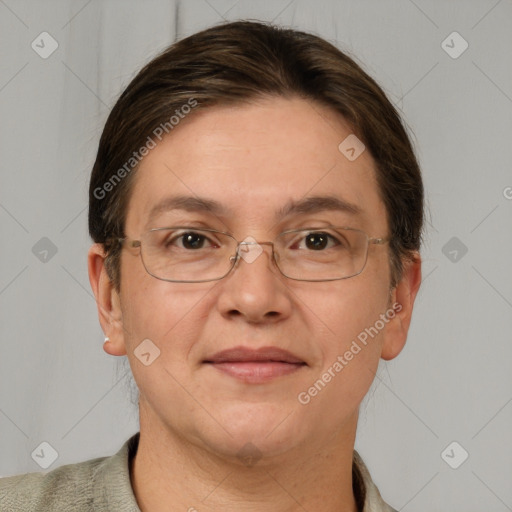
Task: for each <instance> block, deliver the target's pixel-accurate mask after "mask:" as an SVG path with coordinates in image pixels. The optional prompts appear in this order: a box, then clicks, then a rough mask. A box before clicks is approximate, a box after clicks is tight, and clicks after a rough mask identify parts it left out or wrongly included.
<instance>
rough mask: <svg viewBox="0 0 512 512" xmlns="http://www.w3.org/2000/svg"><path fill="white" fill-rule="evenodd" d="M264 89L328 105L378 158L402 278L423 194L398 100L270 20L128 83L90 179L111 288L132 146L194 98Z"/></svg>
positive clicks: (246, 25)
mask: <svg viewBox="0 0 512 512" xmlns="http://www.w3.org/2000/svg"><path fill="white" fill-rule="evenodd" d="M269 96H277V97H284V98H290V97H301V98H305V99H308V100H313V101H315V102H317V103H318V104H321V105H324V106H327V107H330V108H331V109H332V110H334V111H336V112H338V113H339V114H341V115H342V116H343V117H344V119H345V120H346V121H348V122H349V124H350V126H351V129H352V130H353V132H354V133H355V134H356V136H357V137H358V138H359V139H361V140H362V141H363V143H364V144H365V146H366V148H367V149H368V150H369V151H370V153H371V155H372V157H373V158H374V160H375V162H376V178H377V183H378V187H379V193H380V197H381V199H382V201H383V203H384V205H385V207H386V211H387V217H388V218H387V221H388V226H389V231H390V236H391V237H392V239H391V242H390V245H389V251H390V276H391V287H392V288H393V287H394V286H395V285H396V284H397V283H398V282H399V281H400V279H401V277H402V273H403V266H404V262H405V261H406V260H407V259H409V260H411V259H413V257H414V252H415V251H417V250H419V248H420V244H421V238H422V229H423V221H424V210H423V208H424V206H423V202H424V198H423V195H424V192H423V182H422V178H421V172H420V168H419V165H418V162H417V159H416V156H415V154H414V151H413V148H412V144H411V141H410V140H409V137H408V135H407V133H406V130H405V128H404V126H403V124H402V121H401V119H400V116H399V114H398V112H397V111H396V109H395V107H394V106H393V105H392V104H391V102H390V101H389V100H388V98H387V97H386V95H385V93H384V92H383V90H382V89H381V88H380V87H379V86H378V85H377V83H376V82H375V81H374V80H373V79H372V78H371V77H370V76H368V74H366V73H365V72H364V71H363V70H362V69H361V67H360V66H359V65H358V64H356V62H355V61H354V60H353V59H352V58H350V57H349V56H348V55H346V54H345V53H343V52H341V51H340V50H339V49H337V48H336V47H335V46H334V45H332V44H331V43H329V42H327V41H326V40H324V39H322V38H320V37H318V36H315V35H313V34H308V33H305V32H301V31H297V30H293V29H288V28H282V27H278V26H274V25H272V24H269V23H260V22H253V21H237V22H231V23H222V24H220V25H216V26H213V27H211V28H208V29H206V30H203V31H201V32H198V33H196V34H193V35H191V36H189V37H187V38H185V39H182V40H180V41H178V42H176V43H175V44H173V45H171V46H170V47H169V48H167V49H166V50H165V51H164V52H162V53H161V54H160V55H158V56H157V57H156V58H155V59H153V60H152V61H151V62H150V63H149V64H147V65H146V66H145V67H144V68H143V69H142V70H141V71H140V72H139V73H138V74H137V76H136V77H135V78H134V79H133V80H132V81H131V82H130V84H129V85H128V87H127V88H126V89H125V90H124V92H123V93H122V94H121V96H120V97H119V99H118V101H117V102H116V104H115V105H114V107H113V109H112V111H111V113H110V115H109V117H108V119H107V122H106V124H105V127H104V130H103V133H102V135H101V139H100V143H99V148H98V153H97V156H96V161H95V163H94V167H93V170H92V175H91V181H90V188H89V233H90V235H91V237H92V239H93V240H94V242H100V243H103V244H104V246H105V250H106V252H107V257H106V262H105V264H106V268H107V272H108V275H109V277H110V279H111V280H112V282H113V285H114V287H115V289H116V290H117V291H119V290H120V285H121V275H120V253H121V246H120V244H118V243H114V242H112V240H114V239H116V238H118V237H123V236H124V224H125V219H126V208H127V205H128V201H129V198H130V194H131V191H132V188H133V186H132V182H133V177H134V175H135V171H136V168H137V165H133V170H131V168H130V167H128V168H127V167H126V163H127V162H128V161H130V159H132V158H133V155H134V152H136V151H137V150H138V149H139V148H141V147H142V146H143V145H144V144H145V143H146V141H147V140H148V138H149V137H150V136H151V134H152V133H154V131H155V128H156V127H158V126H162V125H164V124H165V123H167V126H169V119H170V116H172V114H173V113H174V112H176V111H177V110H179V109H180V108H181V107H182V106H183V105H185V104H187V103H190V100H191V99H193V100H194V101H196V102H197V106H195V109H196V110H197V109H202V108H208V107H211V106H215V105H233V104H235V105H236V104H241V103H246V102H251V101H252V100H256V99H258V98H264V97H269ZM190 115H194V114H193V113H191V114H190ZM340 142H341V141H340ZM132 163H133V162H132ZM122 169H124V172H121V171H122ZM113 178H115V180H113ZM107 184H110V185H109V186H107ZM107 191H108V193H107Z"/></svg>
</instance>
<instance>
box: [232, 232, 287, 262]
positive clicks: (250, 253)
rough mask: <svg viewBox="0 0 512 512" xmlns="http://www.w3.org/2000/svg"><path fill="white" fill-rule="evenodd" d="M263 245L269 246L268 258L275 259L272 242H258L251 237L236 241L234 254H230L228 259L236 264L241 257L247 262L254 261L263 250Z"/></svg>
mask: <svg viewBox="0 0 512 512" xmlns="http://www.w3.org/2000/svg"><path fill="white" fill-rule="evenodd" d="M265 245H268V246H270V249H271V250H270V258H271V259H275V258H276V257H277V255H276V253H275V250H274V249H275V248H274V242H259V241H257V240H255V239H254V238H252V237H247V238H246V239H245V240H242V241H241V242H238V245H237V247H236V255H234V256H231V257H230V260H231V261H232V262H235V260H236V263H237V264H238V262H239V261H240V260H241V259H243V260H245V261H246V262H247V263H252V262H253V261H255V260H256V259H257V258H258V257H259V256H260V255H261V253H262V252H264V247H263V246H265Z"/></svg>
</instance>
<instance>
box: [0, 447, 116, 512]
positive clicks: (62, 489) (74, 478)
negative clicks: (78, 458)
mask: <svg viewBox="0 0 512 512" xmlns="http://www.w3.org/2000/svg"><path fill="white" fill-rule="evenodd" d="M106 459H107V457H102V458H97V459H92V460H88V461H85V462H80V463H78V464H68V465H65V466H61V467H59V468H56V469H54V470H53V471H50V472H48V473H26V474H24V475H17V476H11V477H7V478H2V479H0V508H1V510H3V511H5V512H10V511H14V510H23V511H25V510H26V511H28V510H48V511H50V510H51V511H53V510H55V511H56V510H89V508H88V507H90V506H91V502H92V492H91V482H92V475H93V473H94V470H95V468H97V467H98V465H99V464H101V463H102V462H103V461H104V460H106Z"/></svg>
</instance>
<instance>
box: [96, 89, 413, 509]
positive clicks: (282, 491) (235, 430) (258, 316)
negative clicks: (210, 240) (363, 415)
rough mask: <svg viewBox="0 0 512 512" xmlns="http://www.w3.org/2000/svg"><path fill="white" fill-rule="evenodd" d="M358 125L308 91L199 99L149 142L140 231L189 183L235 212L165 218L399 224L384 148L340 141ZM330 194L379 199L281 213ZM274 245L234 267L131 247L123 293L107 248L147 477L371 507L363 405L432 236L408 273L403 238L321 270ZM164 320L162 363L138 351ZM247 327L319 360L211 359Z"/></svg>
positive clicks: (154, 493) (245, 496)
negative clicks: (388, 200)
mask: <svg viewBox="0 0 512 512" xmlns="http://www.w3.org/2000/svg"><path fill="white" fill-rule="evenodd" d="M350 133H351V130H350V127H349V126H348V125H347V124H346V123H345V122H344V120H343V118H342V117H341V116H339V115H338V114H336V113H335V112H333V111H331V110H329V109H327V108H325V107H322V106H319V105H317V104H315V103H311V102H308V101H306V100H303V99H283V98H268V99H265V100H259V101H258V102H256V103H253V104H251V105H247V106H236V107H214V108H210V109H208V110H203V111H197V112H195V113H194V114H193V115H190V116H189V117H188V118H186V119H184V120H183V121H182V122H181V123H180V125H179V126H178V127H177V128H176V129H175V130H173V132H172V133H171V134H170V135H169V136H168V137H167V138H166V139H163V141H162V142H161V143H159V144H158V146H157V147H156V148H155V149H153V150H152V151H151V152H150V153H149V154H148V155H147V156H146V157H145V158H144V159H143V160H142V162H141V164H140V168H139V169H138V171H137V175H136V180H135V182H134V183H135V184H134V189H133V194H132V196H131V198H130V202H129V206H128V215H127V219H126V229H125V231H126V234H127V236H129V237H130V238H134V239H138V238H139V236H140V235H141V234H142V233H143V232H144V230H145V229H147V228H148V226H146V224H147V221H148V213H149V210H150V208H151V207H152V206H153V205H154V204H155V203H156V202H157V201H159V200H161V199H162V198H164V197H167V196H170V195H173V194H185V195H192V196H200V197H205V198H208V199H214V200H216V201H219V202H221V203H222V204H223V205H224V206H225V207H226V209H227V210H228V213H227V214H226V215H218V216H212V215H207V214H205V213H190V212H183V211H173V212H166V213H162V214H161V215H160V216H159V217H158V218H156V219H154V221H153V222H152V224H151V225H150V226H149V227H163V226H168V225H173V224H180V223H181V222H187V221H191V220H194V221H203V222H204V223H206V224H207V225H208V227H210V228H214V229H219V230H223V231H229V232H230V233H232V234H233V236H235V238H236V239H237V240H239V241H241V240H243V239H244V238H246V237H247V236H252V237H254V238H255V239H256V240H258V241H269V240H273V239H274V238H275V236H276V235H277V234H279V233H280V232H282V231H284V230H285V229H294V228H298V227H301V226H307V225H311V224H317V223H333V224H337V225H349V226H352V227H355V228H359V229H362V230H364V231H365V232H366V233H368V235H369V236H375V237H377V236H387V234H388V225H387V220H386V210H385V207H384V204H383V203H382V201H381V200H380V198H379V194H378V188H377V184H376V181H375V171H374V161H373V159H372V157H371V155H370V154H369V152H368V151H364V152H363V153H362V154H361V156H360V157H358V158H357V159H356V160H355V161H353V162H350V161H349V160H348V159H347V158H345V156H344V155H343V154H341V153H340V151H339V150H338V145H339V143H340V142H341V141H342V140H343V139H345V137H347V136H348V135H349V134H350ZM326 194H329V195H335V196H337V197H339V198H343V199H345V200H348V201H350V202H352V203H355V204H357V205H358V206H359V207H360V208H361V209H362V210H363V213H362V214H361V215H359V216H353V215H349V214H348V213H345V212H338V211H323V212H318V213H314V214H308V215H305V216H294V217H287V218H282V219H276V218H275V211H276V210H278V209H279V208H281V207H282V206H283V205H284V204H285V203H286V202H287V201H289V200H292V199H293V200H299V199H301V198H303V197H304V196H312V195H326ZM229 212H230V213H229ZM262 247H263V248H264V253H263V254H261V255H260V256H259V257H258V258H257V259H256V260H255V261H254V262H252V263H247V262H245V261H241V262H240V263H239V264H238V265H237V267H236V268H235V269H234V270H233V271H232V272H231V273H230V274H229V275H228V276H227V277H225V278H224V279H222V280H220V281H215V282H209V283H194V284H190V283H170V282H166V281H162V280H158V279H155V278H154V277H152V276H151V275H149V274H148V273H147V272H146V271H145V269H144V267H143V265H142V262H141V258H140V255H139V249H137V248H135V249H133V248H127V249H123V251H122V257H121V276H122V277H121V291H120V293H119V294H118V293H116V291H115V290H114V288H113V287H112V285H111V282H110V281H109V279H108V277H107V274H106V270H105V266H104V252H103V250H102V247H101V245H99V244H94V245H93V246H92V247H91V249H90V251H89V256H88V262H89V276H90V282H91V286H92V289H93V291H94V294H95V296H96V300H97V303H98V313H99V318H100V322H101V325H102V328H103V330H104V332H105V335H106V336H108V337H109V338H110V341H109V342H107V343H106V344H105V346H104V349H105V351H106V352H107V353H108V354H111V355H115V356H123V355H127V356H128V359H129V362H130V365H131V369H132V372H133V375H134V378H135V381H136V383H137V385H138V387H139V390H140V404H139V405H140V443H139V448H138V452H137V455H136V457H135V459H134V463H133V466H132V468H131V478H132V486H133V488H134V493H135V496H136V499H137V501H138V503H139V506H140V508H141V510H143V511H151V512H159V511H164V510H165V511H168V510H189V509H190V510H193V509H192V508H191V507H194V508H195V509H197V510H198V511H201V512H202V511H215V510H217V511H218V510H223V511H228V512H230V511H235V510H236V511H261V510H265V511H269V512H278V511H279V512H291V511H298V510H301V511H303V510H304V509H306V510H309V511H312V512H313V511H318V510H322V511H333V512H334V511H337V512H339V511H347V512H348V511H350V512H355V511H356V510H357V509H356V504H355V500H354V495H353V492H352V473H351V471H352V453H353V449H354V442H355V435H356V427H357V419H358V410H359V405H360V403H361V401H362V399H363V398H364V396H365V394H366V393H367V391H368V389H369V388H370V386H371V383H372V381H373V378H374V373H375V372H376V371H377V366H378V363H379V359H380V358H382V359H385V360H390V359H393V358H395V357H396V356H397V355H398V354H399V353H400V351H401V350H402V348H403V347H404V344H405V342H406V338H407V331H408V329H409V325H410V321H411V315H412V309H413V304H414V300H415V297H416V293H417V291H418V288H419V285H420V282H421V260H420V257H419V254H418V255H417V258H416V260H415V261H414V262H413V263H409V264H408V265H407V266H406V269H405V271H404V275H403V278H402V280H401V281H400V283H399V284H398V285H397V287H396V288H395V289H393V290H390V276H389V254H388V246H387V245H384V246H379V245H370V248H369V255H368V261H367V264H366V267H365V269H364V271H363V272H362V273H361V274H360V275H358V276H356V277H352V278H350V279H346V280H338V281H331V282H319V283H310V282H300V281H293V280H290V279H287V278H285V277H284V276H282V275H281V274H280V273H279V271H278V270H277V269H276V268H275V266H274V265H273V263H272V261H271V260H270V248H269V246H262ZM395 302H396V303H399V304H400V305H401V306H402V309H401V310H400V312H399V313H397V314H396V315H395V317H394V318H393V319H392V320H390V321H389V322H388V323H387V324H386V325H385V327H384V329H382V330H381V331H380V333H379V335H378V336H376V337H374V338H373V339H370V341H369V343H368V344H367V346H365V347H364V348H363V349H362V350H361V351H360V352H359V353H358V354H357V355H355V356H354V358H353V359H352V360H351V361H350V362H349V363H348V364H347V366H345V367H344V368H343V370H342V371H341V372H339V373H338V374H336V377H335V378H333V379H332V380H331V382H329V383H328V384H327V385H326V386H325V388H324V389H323V390H322V391H321V392H319V393H318V394H317V396H315V397H314V398H312V399H311V401H310V402H309V403H308V404H307V405H301V404H300V403H299V402H298V400H297V396H298V394H299V393H300V392H302V391H307V390H308V388H310V387H311V386H312V384H313V383H314V382H315V381H317V380H318V379H319V378H320V377H321V375H322V374H323V373H324V372H325V371H327V369H328V368H329V367H331V366H332V365H333V363H334V362H335V361H336V360H337V357H338V355H342V354H344V353H345V352H346V351H347V350H348V349H349V347H350V344H351V343H352V341H353V340H354V339H356V337H357V335H358V334H359V333H360V332H362V331H363V330H364V329H365V328H368V327H370V326H372V325H374V324H375V322H376V320H377V319H379V315H381V314H383V313H385V311H386V310H387V309H388V308H389V306H390V305H391V304H394V303H395ZM147 338H149V339H150V340H151V341H152V342H153V343H154V344H155V345H156V346H157V347H158V348H159V350H160V356H159V357H158V358H157V359H155V361H154V362H153V363H152V364H150V365H149V366H145V365H143V364H141V362H140V361H139V359H138V358H137V357H136V356H135V355H134V350H135V349H136V348H137V346H138V345H139V344H140V343H141V342H142V340H144V339H147ZM237 345H245V346H249V347H252V348H258V347H262V346H269V345H272V346H278V347H280V348H284V349H287V350H289V351H291V352H293V353H294V354H295V355H297V356H299V357H300V358H301V359H302V360H303V361H305V362H306V363H307V366H304V367H303V368H302V369H300V370H299V371H297V372H295V373H293V374H291V375H287V376H282V377H278V378H276V379H274V380H272V381H270V382H267V383H265V384H259V385H254V384H249V383H245V382H241V381H239V380H237V379H234V378H233V377H230V376H227V375H225V374H224V373H221V372H219V371H218V370H216V369H214V368H212V367H211V365H205V364H203V361H204V359H205V358H207V357H208V356H211V355H212V354H214V353H215V352H217V351H219V350H223V349H226V348H231V347H234V346H237ZM247 443H252V445H253V446H254V447H256V449H257V453H258V457H259V460H257V462H256V463H255V464H254V465H252V466H248V465H247V464H244V462H243V461H242V460H241V459H240V457H238V456H237V454H238V453H239V451H240V449H241V448H242V447H243V446H244V445H246V444H247ZM333 490H335V491H334V492H333Z"/></svg>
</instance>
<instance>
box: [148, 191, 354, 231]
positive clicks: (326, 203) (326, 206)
mask: <svg viewBox="0 0 512 512" xmlns="http://www.w3.org/2000/svg"><path fill="white" fill-rule="evenodd" d="M172 210H184V211H187V212H192V213H194V212H204V213H209V214H211V215H215V216H221V215H226V214H227V213H233V212H230V210H229V209H227V208H226V207H225V206H224V205H222V204H221V203H219V202H218V201H215V200H213V199H207V198H203V197H193V196H172V197H167V198H165V199H163V200H162V201H160V202H159V203H157V204H156V205H154V206H153V208H151V210H150V212H149V216H148V224H149V223H150V222H151V221H152V220H153V219H154V218H155V217H157V216H158V215H159V214H161V213H163V212H168V211H172ZM321 211H341V212H344V213H348V214H350V215H354V216H356V215H360V214H361V213H362V209H361V208H360V207H359V206H357V205H355V204H353V203H350V202H349V201H346V200H345V199H341V198H339V197H336V196H330V195H325V196H310V197H306V198H303V199H300V200H298V201H289V202H288V203H287V204H285V205H284V206H283V207H282V208H280V209H279V210H277V211H276V213H275V217H276V219H282V218H284V217H288V216H290V215H305V214H310V213H318V212H321Z"/></svg>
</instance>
